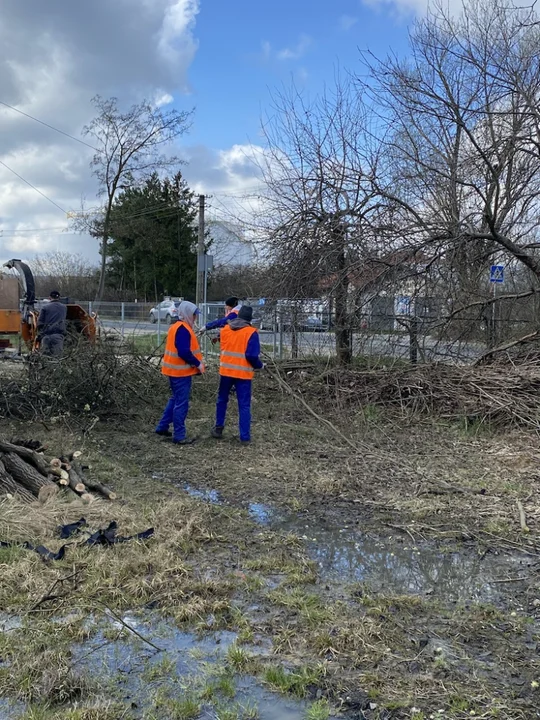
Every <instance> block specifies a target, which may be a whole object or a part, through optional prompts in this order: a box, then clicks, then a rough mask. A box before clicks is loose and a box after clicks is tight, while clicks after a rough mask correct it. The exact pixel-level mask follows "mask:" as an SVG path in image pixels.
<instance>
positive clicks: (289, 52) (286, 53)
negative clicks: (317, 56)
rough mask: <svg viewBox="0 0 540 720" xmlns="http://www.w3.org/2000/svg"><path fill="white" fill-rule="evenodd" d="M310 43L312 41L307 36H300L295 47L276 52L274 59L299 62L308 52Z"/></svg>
mask: <svg viewBox="0 0 540 720" xmlns="http://www.w3.org/2000/svg"><path fill="white" fill-rule="evenodd" d="M311 43H312V40H311V38H310V37H309V36H308V35H301V36H300V38H299V40H298V42H297V43H296V45H293V46H292V47H286V48H283V49H282V50H278V51H277V53H276V57H277V59H278V60H300V58H302V57H304V55H305V54H306V52H307V51H308V49H309V47H310V46H311Z"/></svg>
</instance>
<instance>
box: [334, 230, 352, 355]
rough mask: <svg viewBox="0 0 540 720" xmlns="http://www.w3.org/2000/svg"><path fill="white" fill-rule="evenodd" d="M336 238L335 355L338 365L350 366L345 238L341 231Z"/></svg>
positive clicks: (350, 341)
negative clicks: (337, 245) (338, 245)
mask: <svg viewBox="0 0 540 720" xmlns="http://www.w3.org/2000/svg"><path fill="white" fill-rule="evenodd" d="M338 232H339V235H338V237H337V238H336V240H337V242H339V243H340V248H339V252H338V263H337V280H336V289H335V292H334V300H335V309H336V355H337V362H338V365H350V363H351V360H352V347H351V345H352V335H351V329H350V327H349V313H348V308H347V306H348V294H349V278H348V272H347V263H346V257H345V241H346V238H345V236H344V234H343V231H338Z"/></svg>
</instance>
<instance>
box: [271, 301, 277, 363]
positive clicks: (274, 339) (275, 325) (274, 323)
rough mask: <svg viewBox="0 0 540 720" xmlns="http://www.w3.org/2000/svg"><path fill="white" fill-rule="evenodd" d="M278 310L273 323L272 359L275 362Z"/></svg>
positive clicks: (275, 311)
mask: <svg viewBox="0 0 540 720" xmlns="http://www.w3.org/2000/svg"><path fill="white" fill-rule="evenodd" d="M277 330H278V326H277V309H275V310H274V319H273V321H272V358H273V359H274V360H275V359H276V356H277Z"/></svg>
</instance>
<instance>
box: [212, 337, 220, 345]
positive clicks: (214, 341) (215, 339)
mask: <svg viewBox="0 0 540 720" xmlns="http://www.w3.org/2000/svg"><path fill="white" fill-rule="evenodd" d="M210 342H211V343H212V345H215V344H216V343H218V342H219V338H212V339H211V340H210Z"/></svg>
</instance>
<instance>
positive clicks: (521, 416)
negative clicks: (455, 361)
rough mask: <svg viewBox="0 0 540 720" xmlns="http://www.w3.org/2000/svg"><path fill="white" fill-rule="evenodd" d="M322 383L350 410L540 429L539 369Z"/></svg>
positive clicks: (346, 374)
mask: <svg viewBox="0 0 540 720" xmlns="http://www.w3.org/2000/svg"><path fill="white" fill-rule="evenodd" d="M319 377H321V376H319ZM323 377H324V381H325V383H326V384H327V387H329V388H331V389H332V390H333V391H334V392H335V394H336V397H337V398H338V399H339V400H340V401H342V402H343V401H344V402H345V403H347V404H352V405H357V404H358V405H362V406H365V405H382V406H391V407H396V406H398V407H400V408H402V409H406V410H409V411H413V412H421V413H431V414H434V415H438V416H439V417H443V418H447V419H455V420H463V419H467V420H468V421H469V422H485V423H489V424H492V425H501V426H509V425H518V426H529V427H533V428H535V429H538V428H539V426H540V366H538V365H532V364H531V365H526V366H522V367H519V366H502V365H492V366H486V367H482V366H479V367H456V366H452V365H442V364H440V365H439V364H435V365H423V366H416V367H410V368H405V369H403V368H394V369H388V370H374V371H369V372H368V371H366V372H355V371H337V370H332V371H331V372H327V373H325V374H324V376H323Z"/></svg>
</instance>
